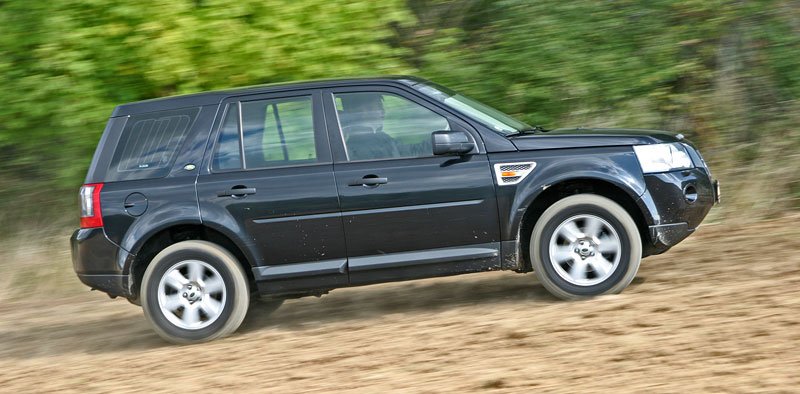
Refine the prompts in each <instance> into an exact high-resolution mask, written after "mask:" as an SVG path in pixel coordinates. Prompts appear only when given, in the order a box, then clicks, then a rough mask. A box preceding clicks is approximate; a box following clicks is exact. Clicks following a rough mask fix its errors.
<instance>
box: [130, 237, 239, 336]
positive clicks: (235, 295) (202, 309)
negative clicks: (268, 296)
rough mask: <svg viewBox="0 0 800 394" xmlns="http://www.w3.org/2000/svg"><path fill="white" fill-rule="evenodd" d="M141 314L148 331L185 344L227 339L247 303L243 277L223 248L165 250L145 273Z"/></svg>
mask: <svg viewBox="0 0 800 394" xmlns="http://www.w3.org/2000/svg"><path fill="white" fill-rule="evenodd" d="M141 301H142V309H144V315H145V317H146V318H147V320H148V322H150V325H151V326H152V327H153V330H154V331H155V332H156V333H157V334H158V335H159V336H161V337H162V338H164V339H165V340H167V341H169V342H173V343H179V344H186V343H196V342H205V341H210V340H213V339H216V338H222V337H225V336H227V335H230V334H231V333H233V332H234V331H236V329H237V328H239V325H241V324H242V320H244V317H245V315H246V314H247V308H248V306H249V304H250V291H249V289H248V281H247V275H246V274H245V272H244V270H243V269H242V266H241V265H240V264H239V262H238V261H237V260H236V258H235V257H234V256H233V255H231V253H230V252H228V251H227V250H225V249H224V248H222V247H220V246H218V245H216V244H213V243H211V242H206V241H183V242H178V243H176V244H173V245H170V246H168V247H166V248H165V249H164V250H162V251H161V252H160V253H158V254H157V255H156V257H154V258H153V261H152V262H151V263H150V265H148V267H147V270H145V273H144V278H143V279H142V290H141Z"/></svg>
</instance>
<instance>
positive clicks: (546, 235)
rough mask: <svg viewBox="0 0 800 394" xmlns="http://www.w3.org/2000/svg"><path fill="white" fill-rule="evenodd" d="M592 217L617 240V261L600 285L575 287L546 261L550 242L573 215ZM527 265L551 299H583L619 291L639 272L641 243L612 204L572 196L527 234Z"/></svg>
mask: <svg viewBox="0 0 800 394" xmlns="http://www.w3.org/2000/svg"><path fill="white" fill-rule="evenodd" d="M582 214H587V215H594V216H597V217H600V218H602V219H603V220H605V221H606V222H608V223H609V224H610V225H611V226H612V227H613V228H614V230H615V231H616V232H617V235H618V236H619V239H620V258H619V262H618V263H617V266H616V267H615V269H614V272H613V273H612V274H611V276H609V277H608V278H606V279H605V280H604V281H602V282H600V283H598V284H595V285H591V286H579V285H576V284H573V283H570V282H568V281H567V280H565V279H564V278H562V277H561V276H560V275H559V274H558V273H557V272H556V269H555V267H554V266H553V264H552V262H551V260H550V240H551V238H552V236H553V233H554V232H555V231H556V229H557V228H558V226H559V225H561V224H562V223H563V222H564V221H566V220H567V219H569V218H571V217H573V216H577V215H582ZM531 237H532V238H531V251H530V252H531V254H530V255H531V264H532V266H533V268H534V272H535V273H536V275H537V277H539V280H540V282H542V284H543V285H544V286H545V287H546V288H547V289H548V290H550V292H551V293H553V294H554V295H556V296H558V297H560V298H565V299H575V298H586V297H592V296H597V295H601V294H608V293H618V292H620V291H622V290H623V289H624V288H625V287H627V285H628V284H629V283H630V281H631V280H632V279H633V277H634V276H635V275H636V272H637V271H638V268H639V261H640V260H641V239H640V238H639V233H638V230H637V227H636V224H635V223H634V222H633V219H632V218H631V217H630V215H629V214H628V213H627V212H626V211H625V210H624V209H623V208H622V207H620V206H619V205H618V204H616V203H615V202H613V201H611V200H609V199H607V198H605V197H601V196H597V195H589V194H584V195H576V196H571V197H567V198H565V199H563V200H560V201H558V202H557V203H555V204H553V205H552V206H551V207H550V208H548V209H547V210H546V211H545V212H544V213H543V214H542V216H541V217H540V219H539V221H538V222H537V224H536V226H534V230H533V232H532V234H531Z"/></svg>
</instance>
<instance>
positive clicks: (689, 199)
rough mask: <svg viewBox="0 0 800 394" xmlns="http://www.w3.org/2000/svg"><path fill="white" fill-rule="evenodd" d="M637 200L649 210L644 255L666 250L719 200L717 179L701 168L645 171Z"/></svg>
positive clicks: (684, 234)
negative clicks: (712, 178)
mask: <svg viewBox="0 0 800 394" xmlns="http://www.w3.org/2000/svg"><path fill="white" fill-rule="evenodd" d="M644 178H645V184H646V185H647V191H646V192H645V193H644V194H643V195H642V197H641V198H640V200H639V203H640V205H641V206H645V207H646V208H647V211H649V217H648V218H646V219H647V222H648V223H647V224H648V226H649V234H648V235H649V238H650V242H649V243H647V244H646V245H643V247H644V255H645V256H648V255H652V254H659V253H663V252H666V251H667V250H669V248H671V247H673V246H675V245H676V244H678V243H679V242H681V241H682V240H684V239H685V238H686V237H688V236H689V235H691V234H692V233H693V232H694V230H695V229H696V228H697V226H699V225H700V223H701V222H702V221H703V219H705V217H706V215H707V214H708V212H709V211H710V210H711V207H713V206H714V204H715V203H717V202H718V201H719V183H718V182H716V181H712V180H711V178H710V177H709V175H708V172H707V171H706V170H705V169H702V168H694V169H690V170H680V171H672V172H665V173H659V174H647V175H645V177H644Z"/></svg>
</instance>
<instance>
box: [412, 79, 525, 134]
mask: <svg viewBox="0 0 800 394" xmlns="http://www.w3.org/2000/svg"><path fill="white" fill-rule="evenodd" d="M414 82H416V81H414ZM411 87H412V88H414V89H416V90H418V91H419V92H421V93H423V94H425V95H427V96H429V97H432V98H434V99H436V100H437V101H439V102H442V103H444V104H445V105H447V106H448V107H450V108H453V109H455V110H457V111H458V112H461V113H463V114H465V115H467V116H469V117H471V118H472V119H475V120H477V121H478V122H481V123H482V124H483V125H485V126H487V127H489V128H490V129H492V130H494V131H496V132H498V133H501V134H504V135H509V134H516V133H519V132H521V131H523V130H530V129H532V127H531V126H529V125H527V124H525V123H523V122H520V121H518V120H516V119H514V118H512V117H510V116H508V115H506V114H504V113H502V112H500V111H498V110H496V109H494V108H492V107H490V106H488V105H486V104H483V103H481V102H479V101H475V100H473V99H471V98H469V97H466V96H463V95H461V94H458V93H456V92H454V91H451V90H450V89H447V88H445V87H442V86H438V85H434V84H432V83H429V82H425V83H423V82H416V83H414V84H413V85H411Z"/></svg>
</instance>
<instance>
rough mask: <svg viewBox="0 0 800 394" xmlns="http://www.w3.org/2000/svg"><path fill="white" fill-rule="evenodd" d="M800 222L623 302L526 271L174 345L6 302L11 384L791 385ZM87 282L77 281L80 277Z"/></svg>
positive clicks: (669, 262)
mask: <svg viewBox="0 0 800 394" xmlns="http://www.w3.org/2000/svg"><path fill="white" fill-rule="evenodd" d="M797 250H800V217H798V216H794V217H789V218H785V219H781V220H777V221H771V222H762V223H759V224H756V225H749V226H746V227H741V226H733V225H711V226H705V227H702V228H701V229H700V230H698V233H697V234H695V235H694V236H692V237H691V238H689V239H688V240H687V241H685V242H684V243H683V244H681V245H679V246H678V247H676V248H675V249H673V250H672V251H670V252H668V253H667V254H666V255H662V256H655V257H651V258H648V259H646V260H645V261H644V263H643V265H642V268H641V270H640V271H639V275H638V277H637V279H636V280H635V281H634V283H633V284H632V285H631V287H630V288H628V289H627V290H626V291H625V292H624V293H623V294H621V295H614V296H604V297H600V298H597V299H593V300H589V301H580V302H562V301H557V300H555V299H553V298H552V297H550V296H549V295H548V294H547V293H546V292H545V291H544V289H543V288H542V287H541V285H539V284H538V283H536V280H535V277H534V276H533V274H526V275H520V274H514V273H504V272H498V273H486V274H475V275H464V276H460V277H451V278H445V279H431V280H425V281H416V282H406V283H395V284H386V285H379V286H372V287H362V288H353V289H342V290H337V291H334V292H332V293H331V294H329V295H326V296H324V297H322V298H321V299H316V298H306V299H300V300H292V301H288V302H286V304H284V306H283V307H281V309H280V310H278V312H276V313H275V314H274V315H272V316H270V317H269V318H263V317H259V316H258V310H254V311H252V313H251V315H250V316H249V317H248V321H246V324H245V326H244V327H243V328H242V329H240V331H239V332H238V333H237V334H235V335H234V336H233V337H230V338H227V339H224V340H219V341H216V342H212V343H206V344H200V345H191V346H173V345H168V344H166V343H164V342H162V341H161V340H160V339H159V338H158V337H156V336H155V334H154V333H153V332H152V331H151V330H150V329H149V327H148V325H147V323H146V322H145V319H144V317H143V316H142V312H141V309H140V308H138V307H136V306H133V305H130V304H128V303H127V302H126V301H121V300H116V301H112V300H109V299H108V298H106V297H105V296H103V295H102V294H99V293H96V292H94V293H89V292H85V293H84V292H80V293H76V294H75V295H74V296H69V297H66V298H61V299H54V300H50V301H44V300H30V301H23V302H19V301H15V302H11V303H6V304H0V314H2V320H1V321H0V391H2V392H32V391H36V392H40V391H64V392H85V391H102V392H105V391H109V392H110V391H113V392H115V393H120V392H173V393H174V392H187V391H195V392H199V390H207V392H221V391H223V390H224V391H229V392H256V391H260V392H276V393H290V392H381V391H384V392H385V391H391V392H404V393H407V392H411V393H413V392H429V393H438V392H459V393H461V392H532V391H534V390H535V391H548V392H611V391H612V390H613V391H624V392H628V391H654V392H755V391H767V392H780V391H785V392H797V391H800V254H798V253H797ZM76 280H77V279H76Z"/></svg>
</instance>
